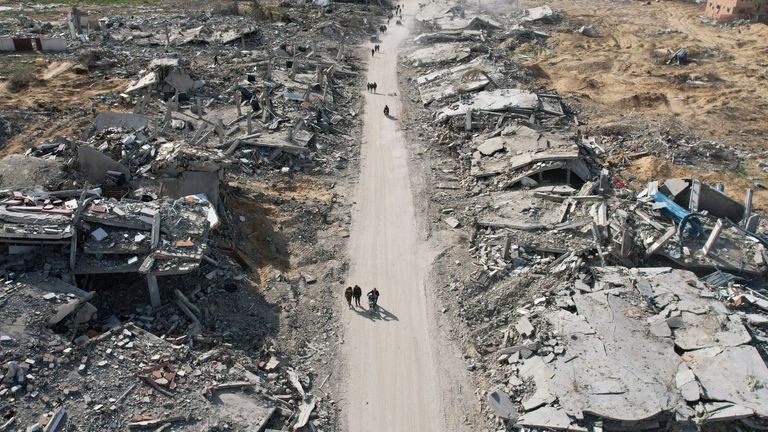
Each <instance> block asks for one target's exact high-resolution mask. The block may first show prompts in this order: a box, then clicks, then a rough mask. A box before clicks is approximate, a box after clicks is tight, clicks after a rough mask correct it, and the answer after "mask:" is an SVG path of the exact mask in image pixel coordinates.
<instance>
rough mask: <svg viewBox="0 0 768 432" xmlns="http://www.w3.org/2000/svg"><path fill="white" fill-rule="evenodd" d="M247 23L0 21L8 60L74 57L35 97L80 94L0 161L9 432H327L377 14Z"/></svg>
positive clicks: (183, 17) (224, 17)
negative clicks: (76, 87)
mask: <svg viewBox="0 0 768 432" xmlns="http://www.w3.org/2000/svg"><path fill="white" fill-rule="evenodd" d="M254 5H256V3H254V4H250V3H248V4H246V2H240V4H239V5H238V4H237V3H234V4H232V5H231V6H226V7H223V6H216V7H213V6H212V5H203V6H200V7H202V8H203V9H200V10H199V11H197V12H191V11H190V10H187V8H188V7H187V6H185V7H184V9H183V10H180V9H178V8H177V9H173V8H171V7H168V6H163V5H157V6H151V7H150V6H139V7H136V8H134V7H131V8H126V7H120V6H114V7H99V6H87V7H70V6H64V5H52V6H51V7H50V8H47V6H46V9H45V10H44V11H42V12H44V16H45V17H47V18H48V19H50V22H48V21H40V22H37V21H34V20H28V19H27V20H15V19H8V17H7V16H6V15H3V16H2V17H0V22H2V25H0V28H3V30H2V31H0V50H13V49H15V50H17V51H18V50H21V49H26V48H25V47H27V45H26V44H27V43H28V42H29V43H31V44H32V45H30V49H31V50H33V51H34V50H36V51H40V52H42V51H46V50H56V51H61V54H59V57H56V58H50V57H46V58H45V60H40V62H38V63H37V67H39V69H40V71H41V72H40V74H39V76H38V78H37V79H38V80H39V82H41V83H42V82H45V81H46V80H48V82H49V84H50V82H51V81H50V80H55V79H57V78H58V77H64V78H62V79H69V80H73V79H75V78H73V77H76V78H77V79H79V80H85V81H86V84H85V85H84V87H85V90H83V97H82V99H81V100H79V101H78V102H77V104H75V106H74V107H70V106H66V104H63V103H62V105H61V106H52V107H51V108H52V109H51V110H50V112H42V113H33V114H31V115H33V116H35V117H32V118H30V117H29V115H28V114H24V113H23V112H22V113H21V114H18V115H14V116H11V117H7V119H8V121H9V123H8V127H7V130H8V131H10V132H9V136H8V137H5V136H3V137H0V138H2V139H3V140H2V141H0V147H2V145H4V143H5V139H6V138H8V139H10V138H12V134H13V133H18V132H23V131H25V127H27V125H28V124H33V123H34V122H35V121H37V120H34V119H40V120H41V123H44V124H46V125H47V126H46V127H50V129H51V130H52V131H54V132H57V133H55V134H39V133H37V134H33V136H34V138H30V140H29V141H30V142H29V143H27V144H25V147H24V148H22V149H21V151H20V153H24V155H20V154H14V155H11V156H7V157H5V158H4V159H3V160H2V161H0V225H1V227H0V250H2V252H3V253H2V256H1V257H0V310H1V311H2V313H0V347H1V348H2V349H0V365H1V367H0V371H1V374H0V377H3V383H2V386H0V431H11V430H13V431H15V430H45V431H57V430H59V431H60V430H168V429H169V430H253V431H262V430H287V428H290V429H291V430H312V431H322V430H335V429H334V428H335V427H336V424H337V423H338V418H337V416H338V415H339V410H340V408H339V407H337V406H336V401H335V400H334V399H335V398H336V396H335V395H334V390H335V386H334V385H332V384H328V385H326V383H327V382H328V381H329V379H330V378H331V375H332V374H333V373H334V372H335V371H334V369H333V367H332V366H331V365H330V363H329V361H330V356H331V355H332V353H333V352H334V351H335V349H336V348H335V346H336V345H337V344H338V343H339V340H338V329H337V328H336V327H337V326H336V325H329V324H328V320H329V319H331V320H332V321H335V322H337V321H339V320H338V319H335V318H334V316H335V314H336V313H337V311H336V310H335V306H334V304H335V303H334V299H335V297H331V296H329V295H327V293H328V292H329V291H330V289H331V286H335V285H337V284H338V283H339V281H340V280H343V279H344V278H345V274H344V268H345V266H346V264H345V263H344V262H342V261H340V260H338V259H337V257H338V256H340V255H341V254H340V251H341V250H342V249H343V247H344V242H345V238H346V237H348V225H349V223H350V220H349V218H348V217H347V216H346V214H347V213H348V209H347V208H346V207H345V205H344V202H345V201H346V200H340V199H338V198H337V197H338V196H343V195H344V194H346V190H347V187H348V183H349V182H351V181H353V175H354V172H355V166H356V165H355V164H356V160H357V155H358V151H359V150H358V145H357V143H356V142H357V141H358V137H359V136H360V133H361V131H360V125H359V121H358V119H357V117H358V113H359V111H360V109H361V106H362V105H361V100H360V97H361V96H360V93H361V92H359V91H358V89H359V88H361V86H362V81H363V80H364V77H363V76H362V74H361V66H360V65H361V60H360V58H359V53H358V51H359V50H358V49H357V48H358V47H357V44H360V43H364V42H366V41H367V40H368V39H369V38H370V36H371V35H374V34H377V33H378V30H377V25H378V23H379V22H381V21H383V20H385V19H386V9H384V8H382V7H379V6H373V5H370V6H369V5H365V4H353V3H350V4H345V3H339V4H336V3H333V4H323V5H316V4H312V3H307V4H296V5H293V4H288V3H283V4H277V3H275V4H272V3H268V4H267V3H265V4H260V5H256V6H254ZM190 7H192V6H190ZM19 8H21V10H24V11H27V12H30V13H31V12H34V11H37V8H38V6H35V5H27V4H24V5H20V6H19ZM38 12H40V11H38ZM35 16H38V15H35ZM6 38H7V40H6ZM17 40H18V41H17ZM30 41H31V42H30ZM35 41H37V42H35ZM35 43H37V46H35ZM14 44H15V45H14ZM46 63H48V64H47V65H46ZM7 78H8V77H5V76H3V77H0V79H7ZM100 81H104V82H112V83H114V85H113V86H112V87H110V90H109V92H107V93H102V94H99V93H94V94H97V96H92V95H90V94H87V92H88V91H89V89H90V87H92V86H93V85H98V83H99V82H100ZM36 85H37V82H36V81H32V82H31V83H30V84H29V86H30V88H29V89H30V90H33V89H36ZM50 85H51V86H53V84H50ZM67 86H68V87H69V83H67ZM81 88H82V87H81ZM35 91H38V90H35ZM41 106H42V105H41ZM41 111H42V110H41ZM1 118H2V119H3V123H1V124H0V126H3V131H4V132H3V133H5V131H6V123H5V121H6V120H5V119H6V117H5V116H2V117H1ZM38 137H39V138H38ZM345 233H347V234H345ZM310 274H313V275H315V276H309V275H310ZM324 386H325V388H324Z"/></svg>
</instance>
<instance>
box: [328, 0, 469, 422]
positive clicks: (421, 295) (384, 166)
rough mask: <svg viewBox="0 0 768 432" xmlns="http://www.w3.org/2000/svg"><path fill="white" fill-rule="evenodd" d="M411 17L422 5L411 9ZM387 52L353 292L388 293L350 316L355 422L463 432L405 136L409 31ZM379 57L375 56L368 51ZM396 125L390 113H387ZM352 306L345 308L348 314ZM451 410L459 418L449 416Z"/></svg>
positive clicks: (355, 244)
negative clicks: (401, 68) (403, 66)
mask: <svg viewBox="0 0 768 432" xmlns="http://www.w3.org/2000/svg"><path fill="white" fill-rule="evenodd" d="M404 7H405V11H406V13H407V12H408V10H409V8H415V7H416V6H415V4H413V5H412V4H411V3H405V6H404ZM392 24H393V25H391V26H390V29H389V31H388V33H387V34H385V35H383V37H382V39H383V40H382V43H381V52H380V53H378V54H376V57H374V58H372V59H370V63H369V72H368V81H369V82H374V81H375V82H376V83H377V84H378V89H377V90H378V93H377V94H370V93H369V94H366V109H365V112H366V113H365V117H364V121H365V136H364V142H363V146H362V152H361V161H362V162H361V168H360V169H361V173H360V182H359V184H358V188H357V191H356V193H355V209H354V213H353V222H352V230H351V239H350V242H351V243H350V259H351V269H350V279H349V283H350V284H359V285H360V286H361V287H362V288H363V293H364V294H365V292H367V291H368V290H370V289H371V288H372V287H377V288H378V289H379V290H380V291H381V299H380V302H379V305H380V308H381V311H380V313H379V314H378V315H377V316H371V315H370V314H369V312H368V310H367V309H368V308H367V301H366V299H365V295H364V296H363V302H362V303H363V307H362V308H356V309H354V310H348V311H345V314H344V319H345V321H346V322H345V324H346V329H347V330H346V337H345V348H344V354H345V357H346V364H347V372H348V374H347V378H346V380H347V388H346V391H345V397H346V400H347V403H346V424H345V427H344V430H348V431H355V432H376V431H386V432H406V431H430V430H446V429H444V428H446V427H448V428H449V429H447V430H454V431H456V430H461V429H462V426H461V425H459V423H460V420H459V418H460V417H462V416H463V415H465V414H466V412H462V409H458V410H457V408H456V400H457V399H459V400H470V401H471V399H472V396H469V397H468V398H466V397H465V398H462V396H460V393H461V392H462V391H465V390H466V389H468V388H469V387H470V386H469V385H467V384H466V380H467V377H466V376H463V375H462V374H463V373H465V372H464V371H465V368H463V367H462V365H461V362H460V361H458V360H457V359H458V357H457V356H454V355H444V352H443V351H444V349H445V346H444V345H443V346H440V345H441V343H440V342H439V340H440V339H439V337H438V336H436V334H437V329H436V328H435V326H434V325H433V323H434V320H432V319H430V318H429V315H430V314H431V313H433V311H434V309H435V308H434V306H433V305H432V302H431V300H430V298H431V296H430V294H429V293H428V290H429V283H428V279H427V274H428V269H429V266H430V264H431V261H432V258H433V256H434V253H433V252H432V251H431V250H430V248H429V247H428V246H427V244H426V242H425V241H424V240H423V238H424V236H423V235H421V233H420V230H419V225H418V223H417V213H416V211H415V207H414V203H413V191H412V181H411V174H410V173H409V166H408V151H407V148H406V145H405V140H404V137H403V134H402V131H401V130H400V124H399V123H400V122H399V119H398V117H399V112H400V106H401V105H400V101H399V97H397V96H391V94H393V93H396V92H398V90H397V47H398V44H399V43H400V42H402V41H403V40H404V39H405V38H406V36H407V30H406V29H405V28H403V27H399V26H395V25H394V20H393V21H392ZM369 55H370V52H369ZM385 104H386V105H388V106H389V107H390V109H391V110H392V117H390V118H385V117H384V115H383V108H384V105H385ZM343 307H344V308H346V307H347V306H346V304H345V305H344V306H343ZM448 411H450V412H448Z"/></svg>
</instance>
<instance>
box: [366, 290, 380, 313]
mask: <svg viewBox="0 0 768 432" xmlns="http://www.w3.org/2000/svg"><path fill="white" fill-rule="evenodd" d="M368 300H370V302H371V308H372V309H374V310H375V309H376V307H377V306H378V305H379V290H377V289H376V288H374V289H372V290H370V291H368Z"/></svg>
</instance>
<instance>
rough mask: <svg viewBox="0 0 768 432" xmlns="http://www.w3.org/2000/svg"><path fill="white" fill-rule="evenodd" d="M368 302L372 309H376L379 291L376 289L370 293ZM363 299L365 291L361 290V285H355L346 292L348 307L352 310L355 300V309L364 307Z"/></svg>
mask: <svg viewBox="0 0 768 432" xmlns="http://www.w3.org/2000/svg"><path fill="white" fill-rule="evenodd" d="M367 296H368V301H369V302H370V305H371V308H372V309H375V308H376V306H377V305H378V302H379V290H377V289H376V288H374V289H372V290H370V291H368V294H367ZM362 297H363V289H362V288H360V286H359V285H355V286H354V287H351V286H350V287H347V289H346V290H344V298H345V299H347V306H349V307H350V308H352V307H353V306H352V299H354V300H355V307H362V305H361V304H360V298H362Z"/></svg>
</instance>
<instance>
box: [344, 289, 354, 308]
mask: <svg viewBox="0 0 768 432" xmlns="http://www.w3.org/2000/svg"><path fill="white" fill-rule="evenodd" d="M353 295H354V290H353V289H352V287H351V286H350V287H347V289H346V290H344V298H345V299H347V306H349V307H350V309H351V308H352V296H353Z"/></svg>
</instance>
